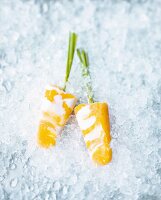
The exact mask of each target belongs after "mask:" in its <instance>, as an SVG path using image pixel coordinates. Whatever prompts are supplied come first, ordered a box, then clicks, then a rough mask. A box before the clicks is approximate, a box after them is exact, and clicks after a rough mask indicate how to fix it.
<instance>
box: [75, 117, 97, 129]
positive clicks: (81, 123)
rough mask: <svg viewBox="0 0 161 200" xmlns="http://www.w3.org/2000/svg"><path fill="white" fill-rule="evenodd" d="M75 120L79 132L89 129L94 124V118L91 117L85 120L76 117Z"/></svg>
mask: <svg viewBox="0 0 161 200" xmlns="http://www.w3.org/2000/svg"><path fill="white" fill-rule="evenodd" d="M77 120H78V124H79V126H80V127H81V130H86V129H88V128H90V127H91V126H92V125H93V124H94V123H95V122H96V117H95V116H92V117H89V118H87V119H81V118H78V117H77Z"/></svg>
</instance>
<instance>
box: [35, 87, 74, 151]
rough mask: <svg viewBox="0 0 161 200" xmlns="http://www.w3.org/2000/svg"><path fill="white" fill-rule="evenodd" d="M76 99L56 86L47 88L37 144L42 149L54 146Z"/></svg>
mask: <svg viewBox="0 0 161 200" xmlns="http://www.w3.org/2000/svg"><path fill="white" fill-rule="evenodd" d="M76 102H77V98H76V97H75V96H74V95H72V94H70V93H66V92H64V91H63V90H62V89H60V88H59V87H57V86H52V85H50V86H48V87H47V88H46V91H45V95H44V99H43V103H42V116H41V120H40V124H39V129H38V143H39V144H40V145H41V146H43V147H50V146H53V145H55V144H56V138H57V136H58V135H59V134H60V133H61V130H62V129H63V127H64V126H65V124H66V122H67V121H68V119H69V117H70V115H71V113H72V111H73V108H74V106H75V104H76Z"/></svg>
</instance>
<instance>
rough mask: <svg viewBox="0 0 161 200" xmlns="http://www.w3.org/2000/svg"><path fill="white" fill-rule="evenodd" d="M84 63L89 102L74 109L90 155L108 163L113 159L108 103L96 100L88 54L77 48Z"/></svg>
mask: <svg viewBox="0 0 161 200" xmlns="http://www.w3.org/2000/svg"><path fill="white" fill-rule="evenodd" d="M77 54H78V57H79V58H80V62H81V64H82V76H83V77H84V79H85V80H86V79H87V82H86V84H85V86H86V90H87V97H88V102H89V103H88V104H80V105H78V106H77V107H75V109H74V111H75V114H76V118H77V121H78V124H79V126H80V129H81V131H82V134H83V137H84V140H85V143H86V147H87V149H88V151H89V154H90V157H91V158H92V160H93V161H94V162H95V163H96V164H98V165H106V164H107V163H109V162H110V161H111V159H112V149H111V147H110V141H111V136H110V120H109V112H108V105H107V103H104V102H94V100H93V92H92V86H91V82H90V81H89V80H90V73H89V69H88V68H89V62H88V55H87V53H86V52H85V51H84V50H79V49H78V50H77Z"/></svg>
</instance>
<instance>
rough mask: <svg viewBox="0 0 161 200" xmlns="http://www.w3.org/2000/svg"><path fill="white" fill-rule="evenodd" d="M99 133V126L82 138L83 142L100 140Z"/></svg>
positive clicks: (100, 129)
mask: <svg viewBox="0 0 161 200" xmlns="http://www.w3.org/2000/svg"><path fill="white" fill-rule="evenodd" d="M101 132H102V127H101V126H100V125H99V126H96V127H95V128H94V129H93V130H92V131H91V132H90V133H88V134H86V135H85V136H84V140H85V142H87V141H92V140H95V139H97V138H100V136H101Z"/></svg>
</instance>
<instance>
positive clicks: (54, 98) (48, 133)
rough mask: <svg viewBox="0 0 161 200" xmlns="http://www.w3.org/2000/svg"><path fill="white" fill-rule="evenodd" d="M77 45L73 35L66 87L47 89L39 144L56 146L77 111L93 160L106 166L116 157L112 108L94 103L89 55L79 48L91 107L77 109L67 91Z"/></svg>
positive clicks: (69, 51)
mask: <svg viewBox="0 0 161 200" xmlns="http://www.w3.org/2000/svg"><path fill="white" fill-rule="evenodd" d="M76 42H77V35H76V34H75V33H71V34H70V37H69V46H68V58H67V67H66V77H65V84H64V88H60V87H58V86H54V85H50V86H48V87H47V88H46V91H45V95H44V101H43V106H42V116H41V120H40V124H39V130H38V143H39V144H40V145H41V146H42V147H46V148H48V147H51V146H54V145H55V144H56V138H57V136H58V135H60V133H61V131H62V129H63V127H64V125H65V124H66V123H67V121H68V119H69V117H70V115H71V113H72V111H73V109H74V112H75V115H76V118H77V121H78V124H79V126H80V129H81V131H82V134H83V137H84V140H85V143H86V147H87V149H88V151H89V154H90V157H91V158H92V160H93V161H94V162H95V163H96V164H99V165H105V164H107V163H109V162H110V161H111V158H112V150H111V148H110V140H111V137H110V123H109V113H108V105H107V104H106V103H102V102H94V100H93V93H92V87H91V81H90V74H89V62H88V56H87V53H86V52H85V51H84V50H79V49H78V50H77V54H78V57H79V59H80V62H81V66H82V75H83V77H84V79H85V87H86V89H87V97H88V101H89V102H88V104H79V105H78V106H76V107H75V105H76V102H77V98H76V97H75V96H74V95H72V94H70V93H67V92H66V91H65V90H66V83H67V82H68V79H69V75H70V71H71V66H72V62H73V57H74V52H75V48H76ZM74 107H75V108H74Z"/></svg>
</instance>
